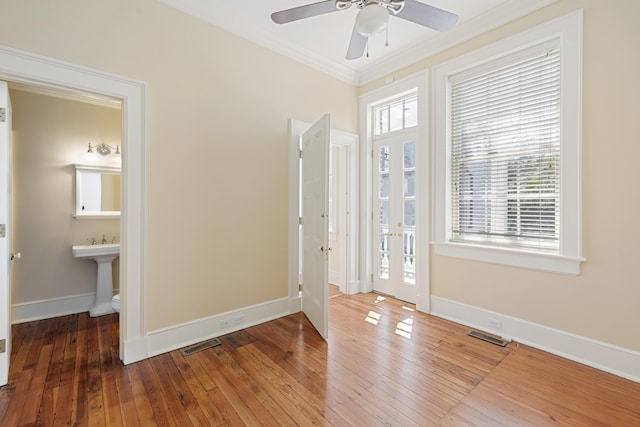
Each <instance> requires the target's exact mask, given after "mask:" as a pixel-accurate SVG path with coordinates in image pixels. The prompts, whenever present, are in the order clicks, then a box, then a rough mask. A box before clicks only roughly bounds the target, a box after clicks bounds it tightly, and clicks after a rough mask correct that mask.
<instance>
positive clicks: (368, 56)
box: [367, 37, 369, 58]
mask: <svg viewBox="0 0 640 427" xmlns="http://www.w3.org/2000/svg"><path fill="white" fill-rule="evenodd" d="M368 57H369V38H368V37H367V58H368Z"/></svg>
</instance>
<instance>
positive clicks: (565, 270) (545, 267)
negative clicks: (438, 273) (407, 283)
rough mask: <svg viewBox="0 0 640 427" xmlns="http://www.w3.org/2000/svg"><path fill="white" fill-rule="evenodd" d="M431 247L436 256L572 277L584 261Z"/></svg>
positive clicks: (473, 248)
mask: <svg viewBox="0 0 640 427" xmlns="http://www.w3.org/2000/svg"><path fill="white" fill-rule="evenodd" d="M432 245H433V247H434V253H435V254H436V255H444V256H450V257H455V258H462V259H470V260H473V261H480V262H489V263H493V264H502V265H509V266H512V267H520V268H528V269H531V270H537V271H546V272H548V273H559V274H568V275H572V276H577V275H578V274H580V263H581V262H583V261H584V258H573V257H567V256H560V255H553V254H545V253H540V252H528V251H517V250H512V249H506V248H496V247H488V246H479V245H471V244H468V243H454V242H432Z"/></svg>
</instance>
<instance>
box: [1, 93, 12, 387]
mask: <svg viewBox="0 0 640 427" xmlns="http://www.w3.org/2000/svg"><path fill="white" fill-rule="evenodd" d="M10 137H11V109H10V102H9V88H8V86H7V83H6V82H2V81H0V228H2V227H3V228H4V230H5V231H4V232H0V386H2V385H5V384H7V382H8V380H9V357H10V355H11V318H10V312H11V311H10V310H11V286H10V283H9V233H8V231H9V173H10V169H9V166H10V165H11V164H10V161H9V153H10V151H9V138H10ZM5 236H6V237H5Z"/></svg>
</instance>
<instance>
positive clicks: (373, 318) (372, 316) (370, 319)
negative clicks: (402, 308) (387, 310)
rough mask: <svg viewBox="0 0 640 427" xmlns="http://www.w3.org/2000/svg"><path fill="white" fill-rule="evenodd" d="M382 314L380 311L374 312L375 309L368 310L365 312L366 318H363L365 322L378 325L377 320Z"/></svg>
mask: <svg viewBox="0 0 640 427" xmlns="http://www.w3.org/2000/svg"><path fill="white" fill-rule="evenodd" d="M381 316H382V315H381V314H380V313H376V312H375V311H369V313H368V314H367V318H366V319H364V320H365V321H366V322H369V323H371V324H372V325H376V326H377V325H378V321H379V320H380V317H381Z"/></svg>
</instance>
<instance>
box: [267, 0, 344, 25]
mask: <svg viewBox="0 0 640 427" xmlns="http://www.w3.org/2000/svg"><path fill="white" fill-rule="evenodd" d="M338 10H339V9H338V8H336V2H335V0H326V1H320V2H318V3H311V4H306V5H304V6H298V7H293V8H291V9H285V10H281V11H279V12H274V13H272V14H271V20H272V21H273V22H275V23H276V24H286V23H287V22H292V21H297V20H298V19H304V18H310V17H312V16H316V15H322V14H324V13H329V12H336V11H338Z"/></svg>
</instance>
